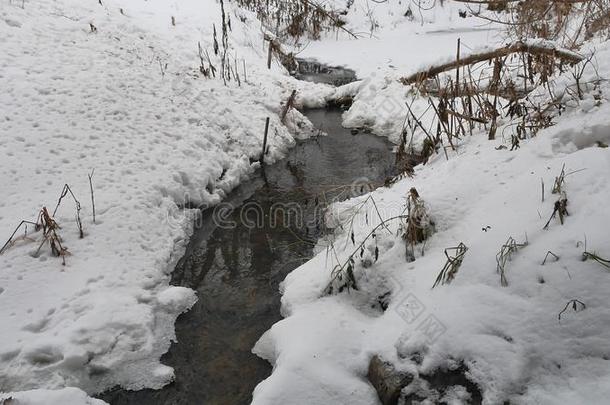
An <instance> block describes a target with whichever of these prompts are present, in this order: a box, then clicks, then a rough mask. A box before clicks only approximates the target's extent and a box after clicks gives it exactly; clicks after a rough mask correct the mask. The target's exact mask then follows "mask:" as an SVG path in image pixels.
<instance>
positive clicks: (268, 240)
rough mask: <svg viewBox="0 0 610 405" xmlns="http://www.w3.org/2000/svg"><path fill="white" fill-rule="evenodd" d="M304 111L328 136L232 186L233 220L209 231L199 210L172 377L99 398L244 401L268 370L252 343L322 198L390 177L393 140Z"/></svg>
mask: <svg viewBox="0 0 610 405" xmlns="http://www.w3.org/2000/svg"><path fill="white" fill-rule="evenodd" d="M307 115H308V117H309V118H310V120H312V121H313V122H314V124H316V125H317V126H318V128H322V129H323V130H324V131H325V132H327V133H328V134H330V135H329V136H320V137H318V138H317V139H311V140H307V141H303V142H299V143H298V145H297V146H296V147H295V148H294V149H293V150H292V151H291V152H290V155H289V156H288V157H287V158H286V159H284V160H283V161H281V162H278V163H277V164H275V165H272V166H269V167H267V168H266V169H265V173H264V175H263V173H262V172H259V173H257V175H256V176H255V177H254V178H253V179H252V180H251V181H250V182H248V183H247V184H244V185H242V186H240V187H238V189H236V190H235V191H234V192H233V193H232V194H231V196H230V198H229V199H228V200H227V201H226V203H228V204H231V206H232V207H234V208H235V209H234V210H233V211H232V212H231V213H230V215H228V217H227V219H229V220H230V221H232V222H235V224H236V226H234V227H218V226H217V224H216V223H215V221H214V217H213V215H212V213H211V212H210V210H208V211H206V212H205V213H204V214H203V218H202V221H200V224H199V228H198V229H197V231H196V233H195V235H194V236H193V237H192V239H191V241H190V244H189V247H188V249H187V252H186V254H185V256H184V257H183V259H182V260H181V261H180V263H179V264H178V266H177V268H176V270H175V271H174V273H173V278H172V284H174V285H181V286H187V287H190V288H193V289H195V290H197V293H198V296H199V301H198V302H197V303H196V304H195V306H194V307H193V308H192V309H191V310H190V311H189V312H188V313H186V314H183V315H182V316H180V317H179V318H178V321H177V322H176V333H177V338H178V343H177V344H173V345H172V347H171V349H170V351H169V352H168V353H167V354H166V355H165V356H164V357H163V358H162V361H163V363H165V364H168V365H170V366H172V367H174V368H175V371H176V381H175V382H174V383H172V384H170V385H169V386H167V387H165V388H163V389H161V390H158V391H154V390H143V391H138V392H129V391H124V390H115V391H111V392H108V393H106V394H104V395H103V396H102V399H104V400H106V401H107V402H109V403H111V404H247V403H249V402H250V400H251V395H252V391H253V390H254V387H255V386H256V385H257V384H258V383H259V382H260V381H262V380H263V379H265V378H266V377H268V376H269V374H270V373H271V367H270V365H269V364H268V363H267V362H265V361H263V360H261V359H259V358H258V357H256V356H255V355H253V354H252V353H251V349H252V347H253V346H254V344H255V343H256V341H257V340H258V338H259V337H260V336H261V335H262V334H263V333H264V332H265V331H266V330H267V329H268V328H270V327H271V325H272V324H273V323H275V322H277V321H278V320H279V319H280V296H279V291H278V286H279V283H280V282H281V281H282V280H283V279H284V278H285V277H286V275H287V274H288V273H289V272H290V271H292V270H293V269H295V268H296V267H298V266H299V265H300V264H301V263H303V262H304V261H306V260H307V259H309V258H310V257H311V256H312V254H313V251H312V243H314V242H315V241H316V240H317V238H318V237H319V236H320V235H321V233H322V232H323V231H324V229H323V228H324V226H323V220H322V219H323V218H322V217H323V216H322V215H320V211H321V210H323V209H324V208H325V207H326V204H327V202H328V201H331V200H333V199H336V198H337V199H345V198H347V197H349V196H350V194H351V193H352V192H353V187H352V183H353V182H354V181H355V180H357V179H359V178H362V177H366V178H367V179H369V181H372V182H374V183H376V184H378V185H380V184H383V182H384V180H385V179H386V177H388V176H390V175H392V174H393V173H392V170H393V169H392V167H393V162H394V154H393V153H392V145H390V144H389V143H388V142H387V141H386V140H385V139H383V138H379V137H376V136H374V135H370V134H358V135H352V134H351V133H350V131H348V130H345V129H343V128H342V127H341V125H340V122H341V121H340V117H341V111H339V110H331V111H327V110H312V111H308V112H307ZM278 203H281V204H292V205H291V206H292V207H297V208H298V211H299V214H298V216H297V217H296V218H295V217H294V216H293V215H292V214H291V215H288V216H286V215H284V214H278V212H277V211H276V210H274V209H273V207H274V206H277V204H278ZM248 204H251V205H252V206H253V207H256V209H255V210H252V211H248V210H246V214H245V215H244V214H243V212H244V210H242V209H241V208H243V207H244V206H248ZM270 213H271V214H270ZM271 216H274V217H271ZM244 218H245V219H246V221H244ZM286 218H288V219H286ZM252 223H256V224H257V226H250V225H251V224H252ZM280 225H281V226H280Z"/></svg>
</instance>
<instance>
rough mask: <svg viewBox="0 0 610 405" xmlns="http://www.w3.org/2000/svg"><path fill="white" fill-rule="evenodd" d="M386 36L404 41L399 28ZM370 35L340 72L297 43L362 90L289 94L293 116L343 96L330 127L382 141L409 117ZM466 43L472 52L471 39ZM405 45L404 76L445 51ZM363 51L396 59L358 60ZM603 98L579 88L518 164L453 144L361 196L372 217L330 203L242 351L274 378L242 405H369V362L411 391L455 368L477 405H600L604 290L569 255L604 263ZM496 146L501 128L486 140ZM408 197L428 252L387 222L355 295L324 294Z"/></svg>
mask: <svg viewBox="0 0 610 405" xmlns="http://www.w3.org/2000/svg"><path fill="white" fill-rule="evenodd" d="M393 4H394V5H396V3H393ZM379 7H381V6H379ZM388 7H389V8H391V7H392V4H389V5H388ZM349 17H350V16H349V14H348V17H347V18H348V19H349ZM348 21H351V20H348ZM445 22H446V21H445ZM432 24H433V23H432ZM348 26H349V25H348ZM425 27H426V25H424V26H423V28H421V29H422V30H424V29H425ZM392 29H394V30H395V31H396V32H401V30H402V33H403V34H404V32H405V31H406V28H405V29H403V28H401V27H400V26H397V27H393V28H392ZM443 32H446V33H448V32H451V30H447V29H445V30H444V31H443ZM411 35H417V34H413V33H411V34H409V35H404V36H403V37H402V40H403V41H404V42H405V43H407V44H409V45H410V44H411V41H410V39H411V38H412V36H411ZM378 37H379V38H376V39H373V40H371V42H372V43H374V45H370V44H367V41H354V42H356V43H357V45H354V47H358V52H359V53H360V56H357V57H356V58H355V59H350V57H351V56H353V55H354V52H352V51H349V52H345V53H343V50H344V49H346V47H348V46H350V45H348V44H347V41H345V42H342V41H335V40H333V39H327V40H325V41H322V42H320V43H315V44H310V45H309V46H308V47H307V49H306V50H305V51H304V54H305V55H306V56H313V55H314V54H316V53H319V54H321V55H323V56H322V57H320V58H319V59H320V60H322V61H325V62H330V63H335V64H341V63H340V61H341V60H343V61H344V63H345V64H346V65H347V66H349V67H350V68H356V70H357V71H358V72H359V74H360V78H361V79H362V81H360V82H358V83H355V84H351V85H348V86H343V87H342V88H339V89H336V90H332V89H321V88H316V87H313V88H312V89H311V90H310V92H309V93H307V91H305V93H304V94H301V100H300V102H301V103H302V104H303V105H307V103H313V104H315V103H323V101H324V100H325V98H326V99H328V98H329V97H336V96H337V95H338V94H339V95H341V94H349V95H351V96H355V98H354V104H353V105H352V107H351V108H350V110H349V111H347V112H346V113H345V114H344V116H343V119H344V125H345V126H347V127H351V126H368V127H370V128H373V130H374V132H375V133H378V134H381V135H385V136H388V137H389V138H390V139H391V140H393V141H395V142H396V141H398V139H399V134H400V131H401V129H402V120H403V119H404V117H405V116H406V114H407V111H406V108H405V107H404V104H405V102H407V101H410V100H411V99H412V95H411V94H409V93H408V91H409V90H408V88H407V87H405V86H402V85H400V84H398V83H397V82H396V80H394V79H396V78H397V76H398V75H397V74H396V73H394V72H393V69H392V68H389V69H388V64H389V63H392V64H393V65H396V66H402V69H401V73H410V72H414V71H415V70H416V67H415V66H416V65H415V63H414V62H412V61H410V60H407V58H405V57H404V56H401V54H400V52H395V51H394V49H396V48H390V46H387V47H386V46H385V45H386V44H392V46H394V45H393V44H394V42H393V39H392V34H391V33H390V34H389V36H387V37H384V30H383V28H381V33H380V34H378ZM386 38H388V39H387V41H386ZM479 39H480V40H481V41H480V43H481V45H483V44H484V43H485V39H484V37H480V38H479ZM452 44H455V42H454V41H452ZM417 46H418V47H421V49H430V52H428V53H427V52H422V53H421V54H419V55H418V58H417V59H416V63H417V64H418V66H421V62H422V60H424V62H425V63H428V64H429V63H434V62H435V61H437V62H438V61H442V60H443V58H447V57H450V55H452V54H453V53H454V50H450V49H449V48H445V49H442V48H440V47H437V42H436V41H435V40H434V39H430V40H429V42H428V37H426V40H424V41H421V42H420V43H418V44H417ZM374 47H377V48H378V49H373V48H374ZM390 49H391V51H390ZM592 49H596V54H595V55H596V60H597V61H598V63H599V64H598V66H597V68H598V69H600V72H599V75H600V76H601V77H606V76H607V75H608V73H610V71H609V70H608V67H607V63H606V62H607V61H608V60H610V43H608V42H594V43H590V44H588V45H587V47H586V49H585V50H584V51H585V52H584V54H590V52H591V50H592ZM432 51H433V52H437V51H438V52H439V55H431V53H432ZM369 52H370V53H369ZM375 52H380V53H383V52H385V53H386V54H389V53H391V55H392V58H398V59H401V60H399V61H397V60H395V59H392V61H391V62H390V61H389V60H385V59H382V58H379V57H377V56H372V57H369V56H368V55H376V54H375ZM442 53H444V56H442V55H441V54H442ZM361 55H367V56H366V58H362V56H361ZM420 55H421V58H420V57H419V56H420ZM403 59H404V60H403ZM425 59H427V60H425ZM375 64H378V65H381V66H380V67H379V68H378V69H377V68H375ZM371 66H373V68H372V69H371ZM379 72H382V73H379ZM597 78H598V76H597V75H596V73H595V72H594V69H588V70H587V73H586V74H585V77H583V79H582V83H584V82H591V81H592V80H596V79H597ZM570 83H573V77H572V76H571V75H570V73H569V72H568V73H566V74H564V75H563V76H562V77H560V78H559V79H557V80H556V81H555V85H556V90H557V92H558V94H563V93H564V89H565V87H566V86H567V85H569V84H570ZM609 92H610V86H608V84H607V83H604V84H602V85H601V88H600V89H595V90H594V89H592V88H591V87H588V90H587V91H586V93H585V94H584V99H583V100H581V101H580V102H579V103H574V102H568V105H569V106H570V107H569V108H568V109H567V110H566V111H564V112H563V114H562V115H561V116H559V117H557V118H556V119H555V121H556V125H555V126H552V127H549V128H547V129H544V130H542V131H540V132H539V133H538V134H537V136H536V137H535V138H532V139H528V140H526V141H522V142H521V148H520V149H518V150H517V151H512V152H511V151H509V150H507V149H496V148H497V147H499V146H501V145H503V144H505V143H507V142H508V141H509V140H507V139H503V138H500V139H497V140H495V141H488V140H487V136H486V134H485V133H482V132H480V133H475V135H473V136H471V137H466V138H465V139H463V140H462V141H460V142H459V145H457V151H454V152H450V153H449V156H448V159H445V157H444V155H442V154H439V155H435V156H434V158H433V159H431V161H429V162H428V163H427V164H426V165H425V166H419V167H416V169H415V175H414V177H413V178H405V179H403V180H401V181H399V182H398V183H396V184H395V185H393V186H392V187H389V188H381V189H378V190H376V191H374V192H372V193H371V194H370V196H372V197H373V198H374V201H375V203H376V206H377V207H376V208H375V207H373V205H372V203H371V201H370V200H368V202H366V201H367V198H368V197H369V196H368V195H365V196H362V197H359V198H356V199H353V200H349V201H346V202H343V203H339V204H335V205H334V207H333V211H332V213H331V214H330V215H329V216H330V218H331V219H332V222H334V223H335V225H336V228H335V232H334V234H333V235H331V236H330V237H328V238H326V239H324V240H321V241H320V242H319V246H318V251H319V253H318V254H317V255H316V256H315V257H314V258H313V259H312V260H310V261H309V262H307V263H305V264H304V265H302V266H301V267H299V268H298V269H296V270H294V271H293V272H292V273H291V274H290V275H289V276H288V277H287V278H286V279H285V280H284V282H283V283H282V285H281V293H282V315H283V316H284V319H283V320H281V321H280V322H278V323H276V324H275V325H273V327H272V328H271V329H270V330H269V331H267V332H266V333H265V334H264V335H263V336H262V337H261V339H260V340H259V342H258V343H257V345H256V346H255V348H254V349H253V352H254V353H256V354H257V355H259V356H260V357H262V358H264V359H267V360H269V361H270V362H271V363H272V364H273V366H274V369H273V374H272V375H271V376H270V377H269V378H268V379H266V380H265V381H263V382H261V383H260V384H259V385H258V386H257V388H256V390H255V392H254V401H253V403H254V404H256V405H258V404H264V405H268V404H283V403H291V404H309V403H357V404H359V403H362V404H370V403H378V399H377V397H376V393H375V390H374V388H373V387H372V386H371V384H370V383H369V382H368V380H367V377H366V374H367V368H368V364H369V361H370V359H371V357H372V356H373V355H375V354H380V355H382V356H383V357H384V358H385V359H388V360H390V361H392V363H394V365H395V366H397V367H398V368H399V369H402V370H407V371H409V372H411V373H413V374H414V375H415V376H419V377H421V379H420V383H422V384H423V385H421V386H420V387H419V388H418V389H421V390H425V389H426V384H425V382H423V381H424V379H425V376H428V375H430V374H432V373H433V372H434V371H435V370H439V369H451V368H455V367H456V366H457V365H458V364H461V363H463V364H465V365H466V366H467V368H468V374H467V376H468V378H469V379H471V380H472V381H473V382H474V383H476V384H477V386H478V387H479V388H480V389H481V391H482V394H483V400H484V403H486V404H497V403H503V402H504V401H510V403H516V404H530V403H538V404H554V403H574V404H603V403H607V398H608V396H609V395H610V365H609V363H608V362H609V361H610V360H609V359H610V344H609V343H608V342H610V328H608V324H609V322H610V313H609V312H608V307H607V303H606V300H605V298H606V297H607V291H608V289H609V288H610V278H609V275H608V269H607V268H606V267H604V266H602V265H600V264H599V263H596V262H595V261H592V260H591V259H589V260H586V261H583V252H584V251H585V249H586V250H587V251H589V252H591V251H594V252H596V253H597V254H599V255H600V256H602V257H604V258H606V259H607V258H608V257H609V256H610V235H609V234H608V232H607V228H608V227H609V226H610V211H608V209H607V201H608V199H609V198H610V184H609V182H608V173H610V150H609V149H608V148H607V147H605V145H607V144H608V142H609V141H610V128H609V127H608V116H610V115H609V114H610V105H609V104H608V103H607V97H608V96H607V95H608V93H609ZM600 95H601V97H600ZM388 106H389V107H388ZM426 107H427V102H425V100H424V101H423V102H422V101H421V99H417V98H416V100H415V102H414V104H413V106H412V109H413V110H414V113H415V115H416V116H418V117H420V116H421V117H422V118H421V119H422V120H423V121H424V126H427V125H426V123H427V122H428V121H427V120H428V119H429V118H428V116H429V115H430V114H425V109H426ZM505 123H506V122H505ZM502 133H503V132H502V128H500V130H499V131H498V134H502ZM416 137H417V135H416ZM418 142H421V138H419V139H415V140H414V143H415V144H416V146H417V143H418ZM564 165H565V171H566V173H568V175H567V176H566V184H565V186H564V187H565V191H566V193H567V198H568V201H569V203H568V211H569V214H570V215H569V216H568V217H566V219H565V224H564V225H561V224H560V223H559V220H558V219H557V218H555V219H553V220H552V221H551V222H550V225H549V228H548V229H547V230H543V227H544V225H545V223H546V222H547V220H548V219H549V217H550V216H551V213H552V212H553V206H554V203H555V201H556V200H557V199H558V198H559V196H558V195H557V194H551V192H550V191H551V188H552V185H553V182H554V180H555V177H556V176H558V175H559V173H560V172H561V170H562V167H564ZM541 180H542V181H544V184H545V198H544V201H542V195H541V194H542V190H541ZM412 187H415V188H416V189H417V191H418V192H419V194H420V196H422V198H423V199H424V201H425V203H426V207H427V209H428V210H429V214H430V215H431V217H432V219H433V220H434V222H435V228H436V232H435V233H434V234H433V235H432V237H431V238H430V239H429V240H428V241H427V242H426V245H425V253H424V254H422V252H421V248H422V247H421V246H416V260H415V261H414V262H408V261H407V260H406V255H405V242H404V241H403V239H402V237H401V236H399V235H397V233H398V227H399V225H400V224H399V222H398V221H393V222H391V223H390V224H389V228H390V232H386V231H384V230H383V229H380V230H378V232H377V235H376V238H375V239H372V240H369V241H368V242H367V243H366V251H365V254H364V257H363V259H362V260H360V259H359V255H357V256H356V257H357V258H358V259H357V260H356V265H355V269H354V272H355V277H356V279H357V284H358V287H359V290H357V291H356V290H349V291H343V292H341V293H338V294H334V295H328V294H326V293H325V289H326V287H327V285H328V284H329V282H330V281H331V272H332V270H333V268H334V266H335V265H337V264H339V265H341V264H343V263H344V262H345V261H346V260H347V259H348V257H349V256H350V254H352V252H354V249H355V247H357V246H358V244H359V243H360V242H361V241H362V240H363V239H364V237H365V236H366V235H368V234H369V232H370V231H371V229H373V227H374V226H375V225H377V224H378V223H379V220H378V217H377V214H376V212H377V209H378V210H379V212H380V213H381V217H382V218H390V217H392V216H395V215H398V214H401V213H403V212H404V210H405V206H406V196H407V194H408V192H409V190H410V189H411V188H412ZM332 222H331V223H332ZM352 227H353V228H352ZM350 229H353V231H354V235H355V245H354V244H353V243H352V241H351V240H350V236H351V235H350V232H349V230H350ZM511 236H512V237H513V238H514V239H515V240H516V241H517V243H522V242H527V244H526V245H525V246H524V247H523V248H520V249H518V251H517V252H516V253H514V254H513V256H512V258H511V260H510V261H508V262H507V265H506V277H507V279H508V286H506V287H503V286H502V285H501V283H500V276H499V275H498V274H497V272H496V266H497V265H496V254H497V253H498V252H499V250H500V248H501V246H502V245H503V244H504V243H506V241H507V239H508V238H509V237H511ZM460 242H463V243H464V244H465V245H466V246H467V247H468V248H469V250H468V251H467V253H466V255H465V258H464V261H463V263H462V265H461V267H460V268H459V271H458V273H457V275H456V278H455V280H454V281H453V282H452V283H451V284H449V285H441V286H438V287H436V288H434V289H432V288H431V287H432V285H433V284H434V281H435V279H436V277H437V275H438V273H439V271H440V270H441V268H442V267H443V265H444V264H445V262H446V260H447V258H446V257H445V255H444V249H446V248H449V247H453V246H457V245H458V243H460ZM585 243H586V248H585ZM375 246H377V247H378V248H379V251H380V256H379V260H378V261H377V262H374V261H371V260H370V259H371V251H372V250H374V248H375ZM549 251H552V252H553V253H554V254H556V255H557V256H558V257H559V259H558V260H555V259H554V258H553V257H552V256H549V259H548V260H547V261H546V263H545V264H544V265H542V262H543V259H544V258H545V255H546V254H547V252H549ZM335 254H336V255H337V258H335ZM367 259H368V260H367ZM367 261H368V263H367ZM371 262H372V264H371ZM369 265H370V266H369ZM388 292H390V293H391V294H390V301H389V307H388V308H387V310H385V311H383V310H381V309H380V308H379V304H378V302H377V300H378V298H379V297H380V296H383V295H384V294H386V293H388ZM575 299H576V300H579V301H581V302H583V303H584V304H585V305H586V307H584V308H583V307H582V306H581V305H580V304H578V305H577V306H576V310H574V309H573V306H572V305H571V304H570V305H568V306H567V310H566V312H564V313H563V314H562V315H561V319H559V317H558V315H559V314H560V312H561V311H562V310H563V309H564V308H565V307H566V304H569V303H571V302H572V301H571V300H575ZM415 358H417V359H418V360H417V361H416V360H414V359H415ZM419 359H421V362H420V361H419ZM420 363H421V364H420ZM444 395H445V397H444V398H445V400H447V401H448V402H450V403H464V402H465V400H464V398H465V395H467V393H466V392H465V390H464V388H463V387H460V386H456V387H452V388H450V389H449V390H448V391H447V392H445V394H444Z"/></svg>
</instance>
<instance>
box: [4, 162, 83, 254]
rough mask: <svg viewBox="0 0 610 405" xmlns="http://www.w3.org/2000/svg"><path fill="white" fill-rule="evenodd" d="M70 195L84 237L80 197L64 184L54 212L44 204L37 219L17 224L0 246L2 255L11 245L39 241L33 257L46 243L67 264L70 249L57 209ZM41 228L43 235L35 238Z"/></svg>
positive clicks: (78, 225) (80, 235) (77, 223)
mask: <svg viewBox="0 0 610 405" xmlns="http://www.w3.org/2000/svg"><path fill="white" fill-rule="evenodd" d="M92 176H93V172H92V173H91V174H89V180H90V181H91V177H92ZM90 186H91V201H92V203H93V201H94V196H93V185H92V183H90ZM68 196H69V197H70V198H71V199H72V200H73V202H74V210H75V222H76V225H77V228H78V234H79V237H80V238H84V237H85V233H84V230H83V223H82V220H81V216H80V213H81V204H80V202H79V201H78V199H77V198H76V196H75V195H74V193H73V192H72V189H71V188H70V186H69V185H68V184H64V186H63V188H62V190H61V193H60V195H59V198H58V200H57V205H56V206H55V209H54V210H53V214H50V213H49V211H48V210H47V207H45V206H43V207H42V209H41V210H40V211H39V212H38V215H37V217H36V221H28V220H22V221H21V222H19V225H17V227H16V228H15V230H14V231H13V233H12V234H11V236H10V237H9V238H8V240H7V241H6V242H5V243H4V245H3V246H2V248H0V255H1V254H3V253H4V252H6V251H7V250H8V249H9V248H10V247H11V246H14V245H15V244H17V243H18V242H20V241H24V242H38V241H39V242H40V244H39V245H38V248H37V249H36V250H35V251H34V252H33V253H32V256H33V257H38V256H39V254H40V251H41V249H42V248H43V247H44V246H45V245H48V246H49V248H50V251H51V254H52V255H53V256H55V257H61V258H62V264H63V265H65V264H66V256H67V255H69V251H68V248H67V247H66V246H64V245H63V239H62V237H61V235H60V233H59V231H60V230H61V229H62V228H61V226H60V225H59V223H58V222H57V220H56V219H55V216H56V214H57V210H58V209H59V207H60V205H61V203H62V201H63V200H64V198H66V197H68ZM28 227H29V228H28ZM41 230H42V237H41V238H40V239H39V240H37V239H36V238H35V235H36V234H37V233H38V232H39V231H41ZM20 231H23V233H21V234H19V232H20Z"/></svg>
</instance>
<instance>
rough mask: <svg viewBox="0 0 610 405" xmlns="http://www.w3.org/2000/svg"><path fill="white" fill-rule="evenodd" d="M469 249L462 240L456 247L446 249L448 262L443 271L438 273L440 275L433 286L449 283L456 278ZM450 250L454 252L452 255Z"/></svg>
mask: <svg viewBox="0 0 610 405" xmlns="http://www.w3.org/2000/svg"><path fill="white" fill-rule="evenodd" d="M467 251H468V247H466V245H464V244H463V243H462V242H460V244H459V245H457V246H455V247H450V248H447V249H445V256H446V257H447V262H446V263H445V266H444V267H443V268H442V270H441V272H440V273H439V274H438V277H436V280H435V281H434V284H433V285H432V288H434V287H436V286H438V285H441V284H449V283H450V282H451V281H452V280H453V279H454V278H455V276H456V275H457V272H458V270H459V269H460V266H461V265H462V261H463V260H464V256H465V255H466V252H467ZM449 252H451V253H452V254H451V255H450V254H449Z"/></svg>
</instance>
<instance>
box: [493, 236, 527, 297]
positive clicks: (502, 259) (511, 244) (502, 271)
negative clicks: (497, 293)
mask: <svg viewBox="0 0 610 405" xmlns="http://www.w3.org/2000/svg"><path fill="white" fill-rule="evenodd" d="M527 245H528V241H527V235H526V236H525V242H523V243H517V241H516V240H515V239H513V237H512V236H511V237H509V238H508V240H507V241H506V242H505V243H504V244H503V245H502V247H501V248H500V251H499V252H498V254H497V255H496V271H497V273H498V274H499V275H500V284H501V285H502V287H507V286H508V279H507V278H506V263H507V262H509V261H510V260H512V257H513V255H514V254H515V253H517V251H518V250H519V249H520V248H524V247H526V246H527Z"/></svg>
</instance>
